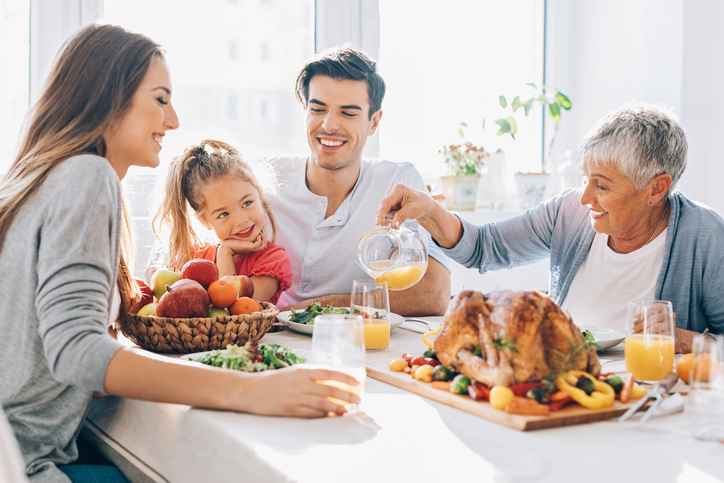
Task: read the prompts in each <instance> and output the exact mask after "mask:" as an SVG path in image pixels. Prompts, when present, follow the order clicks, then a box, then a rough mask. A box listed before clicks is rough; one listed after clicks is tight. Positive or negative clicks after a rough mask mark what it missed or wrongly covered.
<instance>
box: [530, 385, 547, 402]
mask: <svg viewBox="0 0 724 483" xmlns="http://www.w3.org/2000/svg"><path fill="white" fill-rule="evenodd" d="M526 397H527V398H529V399H535V401H536V402H539V403H541V404H545V403H547V402H548V391H546V390H545V389H544V388H543V386H538V387H534V388H533V389H531V390H530V391H528V393H527V394H526Z"/></svg>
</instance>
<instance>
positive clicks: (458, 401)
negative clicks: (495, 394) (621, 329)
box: [367, 367, 632, 431]
mask: <svg viewBox="0 0 724 483" xmlns="http://www.w3.org/2000/svg"><path fill="white" fill-rule="evenodd" d="M367 376H368V377H371V378H372V379H376V380H378V381H382V382H384V383H387V384H391V385H393V386H395V387H399V388H400V389H404V390H406V391H410V392H413V393H415V394H418V395H420V396H423V397H426V398H428V399H432V400H433V401H437V402H439V403H442V404H447V405H448V406H452V407H454V408H456V409H460V410H461V411H465V412H466V413H470V414H473V415H475V416H478V417H481V418H483V419H485V420H487V421H491V422H493V423H497V424H502V425H503V426H508V427H509V428H513V429H517V430H519V431H533V430H536V429H546V428H558V427H562V426H571V425H574V424H585V423H593V422H596V421H603V420H606V419H611V418H615V417H617V416H620V415H621V414H623V413H624V412H626V409H627V408H628V406H629V405H630V404H632V403H629V404H623V403H621V402H619V401H614V405H613V406H612V407H610V408H608V409H599V410H592V409H586V408H584V407H581V406H578V405H571V406H568V407H566V408H564V409H561V410H560V411H556V412H552V413H550V415H548V416H520V415H516V414H508V413H506V412H504V411H498V410H497V409H493V407H492V406H491V405H490V404H489V403H487V402H485V401H473V400H472V399H470V398H468V397H465V396H460V395H457V394H453V393H451V392H448V391H443V390H442V389H435V388H434V387H432V385H431V384H427V383H424V382H420V381H416V380H414V379H413V378H412V377H410V376H409V375H408V374H405V373H401V372H392V371H389V370H379V369H375V368H373V367H367Z"/></svg>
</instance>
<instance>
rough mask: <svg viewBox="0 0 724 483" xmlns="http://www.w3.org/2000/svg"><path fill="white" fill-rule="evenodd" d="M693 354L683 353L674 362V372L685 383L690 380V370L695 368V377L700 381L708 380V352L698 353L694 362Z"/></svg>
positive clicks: (709, 362)
mask: <svg viewBox="0 0 724 483" xmlns="http://www.w3.org/2000/svg"><path fill="white" fill-rule="evenodd" d="M694 362H695V361H694V354H684V355H683V356H681V357H680V358H679V361H678V362H677V363H676V373H677V374H678V375H679V377H680V378H681V379H683V380H684V382H685V383H687V384H689V381H690V380H691V376H693V374H692V370H696V372H697V374H696V378H697V380H699V381H701V382H708V381H709V378H710V372H711V371H710V370H711V361H710V360H709V354H700V355H699V356H698V357H697V360H696V367H694V366H695V364H694Z"/></svg>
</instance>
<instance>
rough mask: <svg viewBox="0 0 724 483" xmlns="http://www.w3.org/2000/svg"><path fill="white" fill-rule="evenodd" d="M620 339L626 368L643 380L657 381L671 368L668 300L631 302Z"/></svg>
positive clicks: (671, 329)
mask: <svg viewBox="0 0 724 483" xmlns="http://www.w3.org/2000/svg"><path fill="white" fill-rule="evenodd" d="M629 329H630V330H629V335H628V336H627V337H626V341H625V342H624V355H625V358H626V369H627V370H628V371H629V372H630V373H631V375H632V376H633V377H634V378H635V379H637V380H639V381H644V382H657V381H660V380H662V379H664V378H665V377H666V376H668V375H669V374H670V373H671V372H673V370H674V311H673V308H672V306H671V302H669V301H668V300H649V301H642V302H635V303H634V304H632V305H631V310H630V317H629Z"/></svg>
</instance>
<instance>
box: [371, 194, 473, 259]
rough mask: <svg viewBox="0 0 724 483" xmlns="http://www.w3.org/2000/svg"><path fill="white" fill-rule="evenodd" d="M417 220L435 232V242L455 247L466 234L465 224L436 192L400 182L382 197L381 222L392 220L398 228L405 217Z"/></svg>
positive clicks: (384, 223) (378, 219)
mask: <svg viewBox="0 0 724 483" xmlns="http://www.w3.org/2000/svg"><path fill="white" fill-rule="evenodd" d="M409 219H413V220H417V221H418V222H419V223H420V225H422V227H423V228H425V229H426V230H427V231H428V232H430V235H431V236H432V238H433V240H435V242H436V243H437V244H438V245H440V246H442V247H444V248H451V247H453V246H455V245H456V244H457V242H458V241H459V240H460V238H461V237H462V234H463V225H462V223H460V220H459V219H458V217H457V216H455V215H453V214H452V213H450V212H449V211H447V210H446V209H445V208H443V207H442V206H441V205H440V204H438V203H437V202H436V201H435V200H434V199H433V197H432V196H430V195H429V194H427V193H423V192H422V191H417V190H414V189H412V188H408V187H407V186H404V185H401V184H398V185H395V187H394V188H393V189H392V191H391V192H390V194H389V195H388V196H387V197H386V198H385V199H384V200H382V204H381V205H380V209H379V211H378V212H377V224H378V225H382V226H384V225H387V224H391V225H392V226H393V227H395V228H397V227H399V226H400V224H402V222H404V221H405V220H409Z"/></svg>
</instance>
